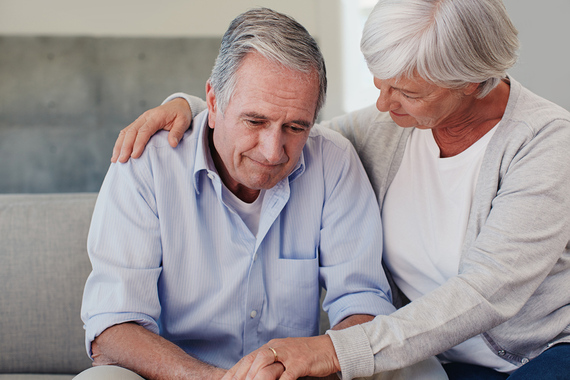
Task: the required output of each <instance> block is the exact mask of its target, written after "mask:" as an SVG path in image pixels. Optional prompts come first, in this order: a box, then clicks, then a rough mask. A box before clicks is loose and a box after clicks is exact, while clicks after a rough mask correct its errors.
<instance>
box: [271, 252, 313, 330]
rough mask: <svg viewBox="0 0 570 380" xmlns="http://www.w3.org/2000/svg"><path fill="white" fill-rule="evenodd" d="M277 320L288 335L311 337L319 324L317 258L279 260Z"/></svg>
mask: <svg viewBox="0 0 570 380" xmlns="http://www.w3.org/2000/svg"><path fill="white" fill-rule="evenodd" d="M277 270H278V271H277V285H278V286H279V288H278V289H277V290H278V291H277V297H276V301H277V302H276V307H277V308H278V311H277V313H278V315H279V318H278V323H279V325H281V326H284V327H287V328H288V329H289V330H290V331H289V334H288V335H289V336H310V335H315V334H317V333H318V327H319V312H320V304H319V260H318V258H312V259H278V267H277Z"/></svg>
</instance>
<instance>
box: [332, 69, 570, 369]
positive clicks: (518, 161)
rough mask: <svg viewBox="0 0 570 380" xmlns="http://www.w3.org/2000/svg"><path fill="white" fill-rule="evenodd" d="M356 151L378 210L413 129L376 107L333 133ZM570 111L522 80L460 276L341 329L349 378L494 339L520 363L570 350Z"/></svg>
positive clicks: (497, 140)
mask: <svg viewBox="0 0 570 380" xmlns="http://www.w3.org/2000/svg"><path fill="white" fill-rule="evenodd" d="M325 124H326V125H328V126H329V127H331V128H333V129H336V130H338V131H340V132H341V133H342V134H343V135H344V136H346V137H347V138H348V139H349V140H350V141H351V142H352V143H353V144H354V146H355V147H356V150H357V151H358V154H359V156H360V158H361V159H362V162H363V164H364V166H365V168H366V170H367V172H368V175H369V177H370V180H371V182H372V184H373V187H374V190H375V192H376V195H377V197H378V203H379V204H380V207H382V204H383V201H384V196H385V195H386V191H387V189H388V187H389V186H390V183H391V181H392V179H393V178H394V176H395V174H396V172H397V171H398V167H399V165H400V162H401V159H402V155H403V153H404V148H405V144H406V140H407V138H408V136H409V134H410V133H411V129H404V128H400V127H398V126H397V125H396V124H395V123H394V122H393V121H392V120H391V119H390V117H389V115H388V114H382V113H380V112H378V111H377V110H376V109H375V108H374V107H370V108H367V109H364V110H361V111H357V112H354V113H352V114H349V115H346V116H342V117H339V118H336V119H333V120H332V121H330V122H327V123H325ZM569 240H570V113H568V112H567V111H566V110H564V109H562V108H560V107H558V106H556V105H554V104H553V103H550V102H548V101H546V100H544V99H542V98H540V97H538V96H537V95H535V94H533V93H531V92H530V91H529V90H527V89H525V88H524V87H522V86H521V85H520V84H519V83H518V82H516V81H515V80H513V79H512V78H511V92H510V96H509V101H508V104H507V108H506V111H505V114H504V116H503V118H502V120H501V124H500V126H499V127H498V130H497V131H496V133H495V134H494V136H493V138H492V140H491V142H490V143H489V146H488V148H487V150H486V152H485V156H484V159H483V163H482V167H481V171H480V175H479V178H478V181H477V188H476V192H475V197H474V201H473V205H472V208H471V214H470V217H469V223H468V227H467V234H466V237H465V241H464V244H463V249H462V253H461V261H460V268H459V275H458V276H456V277H453V278H451V279H450V280H449V281H448V282H447V283H445V284H444V285H442V286H441V287H440V288H438V289H436V290H434V291H433V292H431V293H429V294H427V295H425V296H424V297H421V298H419V299H417V300H415V301H414V302H412V303H409V304H408V305H406V306H404V307H402V308H400V309H398V310H397V311H396V312H395V313H393V314H392V315H390V316H378V317H377V318H376V319H374V320H373V321H371V322H369V323H367V324H364V325H359V326H354V327H351V328H349V329H346V330H343V331H329V332H328V334H329V336H330V337H331V338H332V340H333V343H334V346H335V350H336V352H337V355H338V358H339V361H340V364H341V368H342V378H343V379H351V378H354V377H360V376H370V375H371V374H372V373H373V372H374V373H378V372H383V371H386V370H390V369H394V368H401V367H405V366H407V365H410V364H412V363H415V362H417V361H419V360H421V359H424V358H427V357H429V356H432V355H435V354H438V353H440V352H443V351H445V350H447V349H449V348H451V347H453V346H454V345H456V344H458V343H461V342H463V341H465V340H467V339H468V338H470V337H472V336H475V335H477V334H480V333H482V334H483V338H484V339H485V341H486V343H487V344H488V346H489V347H490V348H491V349H492V350H493V351H494V352H495V353H496V354H497V355H499V356H500V357H502V358H504V359H506V360H508V361H509V362H511V363H514V364H516V365H519V366H520V365H522V364H525V363H527V362H528V361H529V360H530V359H532V358H534V357H536V356H537V355H539V354H540V353H541V352H543V351H544V350H546V349H547V348H548V347H550V346H551V345H553V344H556V343H560V342H570V244H569Z"/></svg>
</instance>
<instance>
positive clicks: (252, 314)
mask: <svg viewBox="0 0 570 380" xmlns="http://www.w3.org/2000/svg"><path fill="white" fill-rule="evenodd" d="M194 125H195V126H196V128H195V131H194V132H187V133H186V135H185V137H184V139H183V140H182V141H181V142H180V144H179V145H178V147H177V148H176V149H172V148H171V147H170V145H169V144H168V141H167V137H166V136H167V134H166V132H160V133H158V134H157V135H156V136H154V137H153V138H152V139H151V141H150V143H149V145H148V146H147V148H146V149H145V152H144V153H143V155H142V157H141V158H140V159H137V160H129V161H128V162H127V163H126V164H112V165H111V167H110V169H109V172H108V173H107V176H106V178H105V181H104V183H103V186H102V188H101V191H100V193H99V197H98V200H97V204H96V206H95V210H94V213H93V221H92V224H91V229H90V232H89V240H88V251H89V257H90V259H91V262H92V265H93V272H92V273H91V275H90V276H89V278H88V280H87V283H86V285H85V293H84V298H83V306H82V312H81V315H82V319H83V321H84V323H85V329H86V344H87V350H88V351H89V352H90V349H91V342H92V341H93V339H95V337H97V336H98V335H99V334H100V333H101V332H103V331H104V330H105V329H106V328H108V327H110V326H112V325H115V324H119V323H124V322H129V321H130V322H133V321H134V322H136V323H139V324H141V325H142V326H144V327H145V328H147V329H149V330H150V331H153V332H155V333H157V334H160V335H161V336H163V337H164V338H166V339H168V340H170V341H172V342H174V343H175V344H177V345H178V346H180V347H181V348H182V349H184V350H185V351H186V352H187V353H189V354H190V355H192V356H194V357H195V358H197V359H199V360H202V361H204V362H207V363H210V364H212V365H215V366H218V367H221V368H230V367H231V366H232V365H233V364H235V363H236V362H237V361H238V360H239V359H240V358H241V357H242V356H244V355H246V354H248V353H249V352H251V351H253V350H255V349H257V348H259V347H260V346H261V345H263V344H265V343H266V342H267V341H269V340H270V339H273V338H283V337H289V336H310V335H316V334H318V332H319V326H318V321H319V294H320V286H323V287H324V288H326V289H327V293H326V297H325V300H324V302H323V307H324V309H325V310H326V311H327V312H328V314H329V318H330V322H331V325H335V324H336V323H338V322H340V321H341V320H342V319H344V318H345V317H347V316H350V315H353V314H372V315H377V314H388V313H391V312H392V311H393V310H394V308H393V306H392V304H391V303H390V291H389V285H388V282H387V280H386V277H385V275H384V272H383V270H382V265H381V258H382V234H381V224H380V213H379V210H378V204H377V202H376V200H375V198H374V193H373V191H372V188H371V186H370V183H369V181H368V178H367V176H366V173H365V172H364V169H363V168H362V165H361V164H360V161H359V159H358V157H357V155H356V153H355V151H354V149H353V147H352V145H351V144H350V143H349V142H348V141H347V140H346V139H344V138H343V137H341V136H340V135H339V134H337V133H335V132H332V131H329V130H324V129H320V128H318V127H313V128H312V130H311V133H310V136H309V138H308V141H307V144H306V145H305V147H304V149H303V153H302V155H301V157H300V159H299V162H298V164H297V165H296V167H295V169H294V170H293V172H292V173H291V174H290V175H289V176H288V177H287V178H285V179H283V180H282V181H281V182H279V183H278V184H277V185H276V186H275V187H273V188H272V189H269V190H267V191H266V193H265V197H264V199H263V206H262V210H261V217H260V221H259V230H258V233H257V236H254V235H253V234H252V232H251V231H250V230H249V228H248V227H247V226H246V224H245V223H244V222H243V221H242V220H241V218H240V217H239V215H238V214H237V213H236V212H235V211H234V210H233V209H232V208H231V207H229V206H228V205H227V204H226V203H225V202H224V199H223V197H222V186H223V184H222V182H221V180H220V176H219V175H218V173H217V172H216V170H215V167H214V166H213V164H211V159H210V158H209V157H210V152H209V148H208V139H207V133H208V132H207V131H208V129H209V128H208V127H207V112H203V113H202V114H200V115H199V116H198V117H197V118H196V119H195V120H194Z"/></svg>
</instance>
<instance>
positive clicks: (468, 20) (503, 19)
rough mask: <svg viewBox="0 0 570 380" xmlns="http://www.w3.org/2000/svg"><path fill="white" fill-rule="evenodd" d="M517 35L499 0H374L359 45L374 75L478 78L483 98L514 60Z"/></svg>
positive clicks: (450, 84) (461, 82)
mask: <svg viewBox="0 0 570 380" xmlns="http://www.w3.org/2000/svg"><path fill="white" fill-rule="evenodd" d="M517 34H518V32H517V30H516V28H515V27H514V25H513V24H512V22H511V20H510V18H509V16H508V15H507V11H506V9H505V6H504V4H503V3H502V1H501V0H379V1H378V3H377V4H376V6H375V7H374V9H373V10H372V13H371V14H370V17H369V18H368V21H367V22H366V25H365V27H364V33H363V35H362V41H361V44H360V47H361V50H362V53H363V54H364V57H365V59H366V62H367V64H368V68H369V69H370V71H371V72H372V74H373V75H374V76H375V77H377V78H378V79H384V80H386V79H392V78H402V77H406V76H407V77H409V76H411V75H414V74H418V75H419V76H421V77H422V78H423V79H425V80H427V81H429V82H432V83H434V84H436V85H438V86H440V87H445V88H456V89H458V88H463V87H465V86H466V85H468V84H469V83H479V84H480V85H479V88H478V90H479V92H478V94H477V96H478V97H479V98H483V97H485V96H486V95H487V94H488V93H489V92H490V91H491V90H492V89H493V88H495V86H496V85H497V84H499V82H500V81H501V79H502V78H505V76H506V73H507V70H508V69H510V68H511V67H512V66H513V65H514V64H515V63H516V60H517V57H518V56H517V50H518V48H519V41H518V38H517Z"/></svg>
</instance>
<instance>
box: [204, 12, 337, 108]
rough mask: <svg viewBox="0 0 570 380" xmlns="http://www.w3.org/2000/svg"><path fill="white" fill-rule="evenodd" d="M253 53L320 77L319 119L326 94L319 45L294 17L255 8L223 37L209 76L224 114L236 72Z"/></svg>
mask: <svg viewBox="0 0 570 380" xmlns="http://www.w3.org/2000/svg"><path fill="white" fill-rule="evenodd" d="M253 51H256V52H258V53H260V54H261V55H262V56H263V57H265V58H266V59H268V60H271V61H273V62H276V63H279V64H281V65H283V66H284V67H287V68H289V69H291V70H294V71H299V72H302V73H306V74H310V73H316V74H317V75H318V80H319V96H318V99H317V108H316V110H315V116H314V118H315V119H316V118H317V114H318V113H319V111H320V109H321V108H322V106H323V104H324V102H325V97H326V91H327V77H326V68H325V61H324V58H323V56H322V54H321V51H320V49H319V46H318V45H317V43H316V41H315V40H314V39H313V37H311V35H310V34H309V32H307V30H306V29H305V28H304V27H303V26H302V25H301V24H299V23H298V22H297V21H295V20H294V19H293V18H291V17H289V16H287V15H284V14H282V13H278V12H275V11H273V10H271V9H267V8H257V9H252V10H249V11H247V12H244V13H242V14H241V15H239V16H237V17H236V18H235V19H234V20H233V21H232V22H231V23H230V26H229V28H228V30H227V31H226V33H225V34H224V37H223V38H222V44H221V47H220V52H219V54H218V57H217V58H216V63H215V64H214V68H213V70H212V74H211V76H210V84H211V85H212V88H213V90H214V93H215V94H216V100H217V105H218V108H219V109H220V111H221V112H222V113H223V112H224V110H225V108H226V106H227V105H228V103H229V101H230V98H231V97H232V95H233V93H234V91H235V88H236V82H237V76H236V72H237V71H238V69H239V68H240V66H241V63H242V62H243V60H244V58H245V57H246V56H247V54H248V53H250V52H253ZM307 85H309V83H307Z"/></svg>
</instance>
